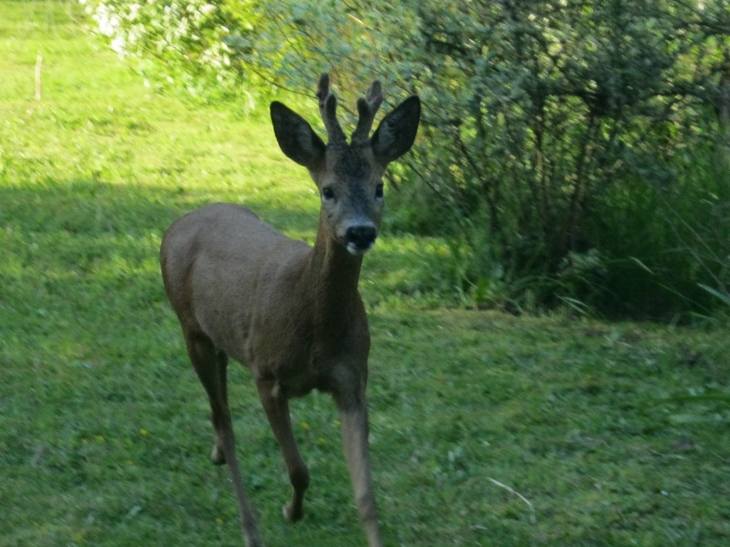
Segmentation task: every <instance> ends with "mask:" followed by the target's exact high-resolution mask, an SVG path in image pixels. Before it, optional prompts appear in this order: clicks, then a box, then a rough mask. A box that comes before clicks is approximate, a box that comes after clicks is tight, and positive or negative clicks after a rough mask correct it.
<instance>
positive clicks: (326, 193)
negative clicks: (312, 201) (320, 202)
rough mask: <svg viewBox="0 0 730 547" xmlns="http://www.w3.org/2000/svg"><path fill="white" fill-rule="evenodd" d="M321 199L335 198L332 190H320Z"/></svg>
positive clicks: (328, 188)
mask: <svg viewBox="0 0 730 547" xmlns="http://www.w3.org/2000/svg"><path fill="white" fill-rule="evenodd" d="M322 197H323V198H324V199H334V197H335V191H334V190H332V188H330V187H329V186H327V187H325V188H322Z"/></svg>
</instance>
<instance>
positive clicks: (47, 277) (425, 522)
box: [0, 2, 730, 547]
mask: <svg viewBox="0 0 730 547" xmlns="http://www.w3.org/2000/svg"><path fill="white" fill-rule="evenodd" d="M87 24H88V21H86V20H85V19H84V16H83V12H82V9H81V8H80V7H79V6H77V5H76V4H72V3H60V2H35V3H31V2H22V3H21V2H0V74H1V75H2V77H0V546H1V547H9V546H34V547H46V546H67V545H103V546H105V547H111V546H116V545H119V546H146V545H189V546H205V545H209V546H213V545H215V546H220V545H227V546H240V545H243V542H242V540H241V537H240V533H239V527H238V524H237V513H236V503H235V499H234V496H233V493H232V489H231V487H230V483H229V481H228V479H227V474H226V473H227V470H226V469H225V468H223V469H219V468H216V467H214V466H212V465H211V464H210V463H209V460H208V453H209V451H210V446H211V442H212V439H213V433H212V428H211V426H210V424H209V420H208V414H209V410H208V407H207V401H206V398H205V396H204V394H203V390H202V388H201V387H200V385H199V384H198V382H197V379H196V378H195V375H194V373H193V371H192V368H191V367H190V365H189V363H188V361H187V357H186V355H185V351H184V347H183V343H182V337H181V335H180V333H179V327H178V325H177V323H176V320H175V317H174V314H173V313H172V311H171V309H170V307H169V306H168V304H167V303H166V300H165V297H164V293H163V290H162V285H161V281H160V277H159V272H158V264H157V249H158V245H159V241H160V238H161V235H162V233H163V232H164V230H165V228H166V227H167V226H168V225H169V224H170V222H172V220H174V219H175V218H176V217H177V216H179V215H180V214H182V213H184V212H185V211H188V210H190V209H192V208H195V207H197V206H200V205H202V204H204V203H208V202H210V201H215V200H233V201H238V202H243V203H246V204H248V205H250V206H251V207H253V208H254V209H256V210H257V211H258V212H259V213H261V214H262V216H264V217H265V218H266V219H267V220H269V221H270V222H271V223H272V224H274V225H275V226H277V227H278V228H280V229H283V230H285V231H286V232H287V233H289V234H291V235H294V236H297V237H301V238H303V239H306V240H310V241H311V240H312V239H313V237H314V231H313V230H314V227H315V225H316V210H317V205H318V204H317V198H316V196H315V195H314V194H313V193H312V185H311V183H310V182H309V181H308V179H307V176H306V173H305V172H303V171H302V170H301V169H299V168H297V167H296V166H295V165H293V164H291V163H290V162H288V161H287V160H286V159H285V158H284V157H283V155H282V154H281V153H280V152H279V151H278V148H277V147H276V145H275V141H274V137H273V134H272V131H271V128H270V126H269V123H268V122H267V121H266V120H265V119H263V118H261V119H257V118H254V119H251V118H246V117H244V116H243V115H242V112H243V111H244V109H243V108H239V107H238V106H237V105H235V104H230V105H225V107H220V108H215V107H210V106H209V107H206V106H200V105H198V106H193V105H190V104H188V103H185V102H183V101H181V100H180V99H179V98H177V97H175V96H172V95H164V96H163V95H159V94H157V93H156V92H155V91H154V90H152V89H150V88H147V87H145V85H144V83H143V82H142V81H141V80H140V79H138V78H137V77H136V76H134V75H133V74H132V73H131V72H130V71H129V70H127V68H125V65H124V63H122V62H121V61H119V60H118V59H117V58H116V56H115V55H114V54H113V53H111V52H110V51H108V50H107V49H106V48H105V47H104V45H103V44H102V43H101V42H100V41H99V40H98V39H97V38H95V37H93V36H90V35H89V34H88V33H87V32H86V30H85V28H86V27H85V25H87ZM39 51H40V52H41V53H42V55H43V80H42V81H43V95H42V99H41V100H40V101H36V100H35V99H34V84H33V71H34V66H35V62H36V55H37V54H38V52H39ZM386 214H387V211H386ZM444 249H445V246H444V244H443V242H441V241H439V240H437V239H433V240H429V241H424V240H420V239H417V238H412V237H398V238H395V237H392V236H389V235H388V234H385V236H384V238H383V241H381V242H379V243H378V246H377V247H376V249H375V250H374V251H373V253H371V254H369V255H368V257H367V259H366V261H365V272H364V279H363V283H362V287H363V293H364V297H365V299H366V301H367V303H368V306H369V309H370V319H371V328H372V334H373V351H372V357H371V370H372V372H371V380H370V384H369V399H370V407H371V420H372V439H371V443H372V452H373V458H372V459H373V466H374V477H375V482H376V488H377V496H378V501H379V506H380V512H381V521H382V525H383V529H384V535H385V538H386V544H387V545H388V546H392V547H396V546H408V547H416V546H446V545H460V546H481V545H490V546H492V545H493V546H522V545H528V546H532V545H554V546H564V545H587V546H595V545H616V546H624V545H645V546H651V545H662V546H664V545H680V546H687V545H702V546H708V545H717V546H724V545H727V544H728V541H729V540H730V367H729V364H728V355H730V341H729V339H728V336H727V329H726V328H723V327H722V326H714V327H713V326H706V327H704V328H694V329H672V328H670V327H668V326H662V325H650V324H641V325H639V324H629V323H601V322H595V321H585V320H584V321H575V320H570V319H569V318H567V317H563V316H560V315H557V316H555V317H548V318H529V317H526V318H515V317H511V316H507V315H502V314H498V313H494V312H470V311H464V310H459V309H447V308H446V307H444V306H443V305H441V304H440V301H439V300H438V298H437V297H433V296H430V295H429V294H428V293H427V292H424V291H427V289H428V288H429V286H435V285H437V284H439V283H449V280H448V271H449V270H448V267H446V266H443V267H442V266H441V262H442V258H443V256H444V254H443V253H444ZM439 268H442V269H439ZM444 277H446V279H444ZM230 380H231V401H232V405H233V412H234V419H235V427H236V431H237V434H238V441H239V454H240V457H241V463H242V467H243V469H244V470H245V478H246V483H247V487H248V489H249V491H250V493H251V497H252V498H253V500H254V503H255V505H256V508H257V511H258V513H259V515H260V517H261V524H262V529H263V533H264V537H265V539H266V541H267V545H270V546H272V547H274V546H285V545H312V546H318V547H342V546H349V545H354V546H361V545H364V544H365V540H364V535H363V534H362V532H361V530H360V526H359V523H358V521H357V515H356V511H355V508H354V504H353V502H352V495H351V492H350V486H349V479H348V477H347V470H346V467H345V464H344V461H343V457H342V454H341V447H340V441H339V432H338V426H337V425H336V423H335V419H336V414H335V412H334V409H333V407H332V404H331V401H330V400H329V399H328V398H327V397H325V396H322V395H317V394H313V395H311V396H309V397H307V398H306V399H302V400H298V401H295V402H294V403H293V405H292V407H293V408H292V413H293V420H294V423H295V424H297V425H296V434H297V437H298V439H299V441H300V445H301V448H302V452H303V454H304V457H305V460H306V461H307V462H308V464H309V465H310V469H311V472H312V485H311V488H310V491H309V494H308V499H307V505H306V509H305V510H306V516H305V519H304V521H303V522H302V523H299V524H297V525H288V524H286V523H284V522H283V521H282V519H281V516H280V506H281V504H282V503H283V502H284V501H285V499H286V498H287V497H288V496H289V486H288V484H287V479H286V473H285V471H284V468H283V464H282V462H281V457H280V455H279V452H278V447H277V446H276V443H275V441H274V439H273V435H272V434H271V432H270V431H269V429H268V426H267V425H266V420H265V418H264V415H263V412H262V410H261V409H260V407H259V403H258V401H257V399H256V395H255V390H254V388H253V386H252V385H251V382H250V378H249V375H248V372H247V371H245V370H244V369H243V367H238V366H233V367H232V369H231V378H230ZM493 481H497V482H498V483H500V484H502V485H505V486H508V487H509V488H511V489H513V491H510V490H508V489H507V488H504V487H502V486H500V485H498V484H497V483H495V482H493ZM513 492H517V493H519V494H520V495H521V496H523V497H524V500H527V501H529V503H530V504H531V505H528V503H527V502H526V501H524V500H523V499H522V498H520V497H519V496H518V495H516V494H515V493H513Z"/></svg>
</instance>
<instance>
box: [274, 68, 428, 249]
mask: <svg viewBox="0 0 730 547" xmlns="http://www.w3.org/2000/svg"><path fill="white" fill-rule="evenodd" d="M317 98H318V99H319V110H320V114H321V116H322V120H323V122H324V125H325V127H326V129H327V137H328V141H329V142H328V143H327V144H326V145H325V143H324V142H323V141H322V139H321V138H320V137H319V136H318V135H317V134H316V133H315V132H314V131H313V130H312V127H311V126H310V125H309V123H307V122H306V120H304V118H302V117H301V116H300V115H299V114H297V113H296V112H294V111H293V110H291V109H289V108H288V107H286V106H285V105H283V104H282V103H280V102H276V101H275V102H273V103H271V121H272V123H273V125H274V133H275V134H276V140H277V141H278V143H279V147H280V148H281V150H282V152H284V154H286V156H287V157H288V158H290V159H291V160H293V161H295V162H297V163H298V164H300V165H303V166H304V167H306V168H307V169H308V170H309V173H310V175H311V177H312V179H313V180H314V182H315V184H316V185H317V188H318V189H319V194H320V198H321V200H322V210H321V223H320V225H321V226H322V227H324V229H325V230H326V231H327V235H328V236H329V237H331V238H332V239H333V240H334V241H336V242H337V243H339V244H340V245H342V246H343V247H345V248H346V249H347V250H348V251H349V252H350V253H351V254H353V255H361V254H364V253H366V252H367V251H369V250H370V249H371V248H372V247H373V245H374V244H375V238H376V237H377V236H378V230H379V228H380V219H381V214H382V210H383V205H384V196H383V180H382V179H383V174H384V173H385V169H386V168H387V166H388V164H389V163H390V162H392V161H394V160H396V159H398V158H399V157H401V156H402V155H403V154H405V153H406V152H408V150H410V148H411V146H412V145H413V141H414V140H415V138H416V132H417V130H418V123H419V120H420V116H421V102H420V100H419V99H418V97H417V96H412V97H409V98H408V99H406V100H405V101H403V102H402V103H401V104H400V105H398V106H397V107H396V108H395V109H393V110H392V111H391V112H390V113H389V114H388V115H387V116H385V117H384V118H383V120H382V121H381V122H380V125H379V126H378V129H377V130H376V131H375V133H373V136H372V137H369V134H370V129H371V128H372V125H373V121H374V120H375V114H376V112H377V111H378V108H379V107H380V103H381V102H382V101H383V91H382V87H381V85H380V82H379V81H377V80H376V81H374V82H373V83H372V84H371V85H370V88H369V89H368V91H367V93H366V95H365V97H364V98H360V99H358V101H357V110H358V114H359V120H358V122H357V127H356V128H355V131H354V132H353V133H352V137H351V139H350V143H349V144H348V142H347V138H346V136H345V133H344V131H343V130H342V127H341V126H340V123H339V121H338V120H337V98H336V97H335V95H334V94H333V93H332V92H330V90H329V75H327V74H322V76H321V77H320V78H319V85H318V89H317Z"/></svg>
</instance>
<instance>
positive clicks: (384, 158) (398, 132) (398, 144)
mask: <svg viewBox="0 0 730 547" xmlns="http://www.w3.org/2000/svg"><path fill="white" fill-rule="evenodd" d="M420 120H421V100H420V99H419V98H418V97H417V96H416V95H414V96H413V97H409V98H407V99H406V100H405V101H403V102H402V103H401V104H399V105H398V106H397V107H396V108H394V109H393V110H391V111H390V112H389V113H388V115H387V116H386V117H385V118H383V120H382V121H381V122H380V125H379V126H378V129H377V131H375V133H374V134H373V136H372V137H371V138H370V145H371V146H372V148H373V154H374V155H375V159H376V160H378V162H379V163H381V164H382V165H387V164H389V163H390V162H391V161H394V160H397V159H398V158H400V157H401V156H402V155H403V154H405V153H406V152H408V151H409V150H410V149H411V146H413V141H415V140H416V132H417V131H418V122H419V121H420Z"/></svg>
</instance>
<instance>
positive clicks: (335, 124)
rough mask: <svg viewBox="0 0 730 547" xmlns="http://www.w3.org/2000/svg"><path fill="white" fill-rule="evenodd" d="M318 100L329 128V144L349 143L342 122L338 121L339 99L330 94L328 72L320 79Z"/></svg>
mask: <svg viewBox="0 0 730 547" xmlns="http://www.w3.org/2000/svg"><path fill="white" fill-rule="evenodd" d="M317 98H318V99H319V113H320V115H321V116H322V121H323V122H324V126H325V127H326V128H327V137H328V140H329V143H330V144H333V143H337V142H347V137H345V132H344V131H342V127H341V126H340V122H339V121H338V120H337V97H335V95H334V93H331V92H330V75H329V74H327V73H326V72H325V73H324V74H322V75H321V76H320V77H319V84H318V85H317Z"/></svg>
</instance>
